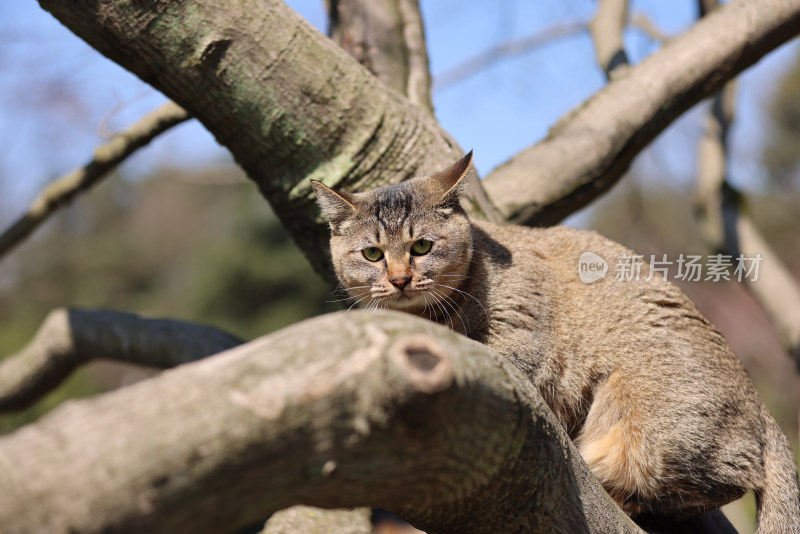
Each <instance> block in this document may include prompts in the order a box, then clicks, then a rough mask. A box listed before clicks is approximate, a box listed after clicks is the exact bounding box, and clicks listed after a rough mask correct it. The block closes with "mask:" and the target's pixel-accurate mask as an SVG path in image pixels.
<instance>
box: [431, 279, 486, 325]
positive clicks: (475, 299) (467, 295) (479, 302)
mask: <svg viewBox="0 0 800 534" xmlns="http://www.w3.org/2000/svg"><path fill="white" fill-rule="evenodd" d="M434 285H436V286H439V287H446V288H447V289H451V290H453V291H457V292H459V293H460V294H462V295H464V296H466V297H469V298H471V299H472V300H474V301H475V302H477V303H478V305H479V306H480V307H481V309H482V310H483V313H485V314H486V318H487V319H488V318H489V312H487V311H486V308H485V307H484V306H483V303H482V302H481V301H480V300H478V299H477V298H475V297H473V296H472V295H470V294H469V293H467V292H466V291H462V290H460V289H458V288H456V287H453V286H448V285H445V284H436V283H434Z"/></svg>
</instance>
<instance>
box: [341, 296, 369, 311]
mask: <svg viewBox="0 0 800 534" xmlns="http://www.w3.org/2000/svg"><path fill="white" fill-rule="evenodd" d="M369 296H370V295H369V294H367V295H364V296H363V297H361V298H360V299H358V300H357V301H355V302H354V303H352V304H351V305H350V307H349V308H347V311H350V310H352V309H353V306H355V305H356V304H358V303H359V302H361V301H362V300H364V299H366V298H367V297H369Z"/></svg>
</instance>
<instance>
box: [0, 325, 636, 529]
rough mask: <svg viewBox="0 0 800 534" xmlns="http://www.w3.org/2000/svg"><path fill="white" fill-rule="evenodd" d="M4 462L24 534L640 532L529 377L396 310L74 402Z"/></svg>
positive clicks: (14, 441)
mask: <svg viewBox="0 0 800 534" xmlns="http://www.w3.org/2000/svg"><path fill="white" fill-rule="evenodd" d="M343 332H346V333H347V335H342V333H343ZM467 423H468V424H467ZM0 462H2V463H3V469H1V470H0V494H2V495H3V499H0V525H2V526H3V532H4V533H8V534H15V533H21V532H67V531H74V532H82V533H85V534H91V533H93V532H104V533H119V532H150V533H159V532H169V533H174V532H192V533H195V534H202V533H205V532H208V533H211V532H213V533H217V532H221V531H230V530H231V529H232V528H233V527H236V526H241V525H247V524H254V523H255V522H256V521H258V520H259V519H260V518H266V517H268V516H269V515H271V514H272V513H274V512H276V511H278V510H280V509H283V508H286V507H288V506H291V505H293V504H298V503H305V504H309V505H313V506H320V507H325V508H329V507H331V508H349V507H354V506H379V507H382V508H385V509H388V510H391V511H393V512H395V513H397V514H398V515H400V516H401V517H405V518H406V519H408V520H410V521H411V522H412V523H414V524H416V525H418V526H420V527H421V528H423V529H424V530H426V531H427V532H429V533H437V532H456V531H457V532H462V533H467V534H468V533H483V532H486V533H489V532H491V533H496V532H501V531H502V532H529V533H530V532H548V533H549V532H574V533H579V532H603V533H605V532H612V531H613V532H637V531H638V530H637V529H636V527H635V526H634V525H633V524H632V523H631V522H630V521H629V520H628V519H627V518H626V517H625V516H624V514H622V512H621V511H620V510H619V509H618V508H617V507H616V506H615V505H614V504H613V503H612V502H611V500H610V498H609V497H608V495H607V494H606V493H605V492H604V491H603V490H602V488H600V487H599V486H598V484H597V482H596V481H595V479H594V478H593V477H592V476H591V474H590V473H589V472H588V471H587V468H586V466H585V465H584V464H583V462H582V461H581V460H580V458H579V457H578V454H577V452H576V451H575V448H574V446H572V444H571V442H570V441H569V439H568V438H567V437H566V435H565V434H564V432H563V430H562V429H561V427H560V426H559V425H558V423H557V422H555V420H554V418H553V416H552V414H550V412H549V410H548V409H547V408H546V406H545V405H544V403H543V401H542V399H541V397H539V395H538V393H537V392H536V391H535V390H534V388H533V387H532V386H531V385H530V384H529V382H528V381H527V379H526V378H525V377H524V376H523V375H522V373H520V372H519V371H518V370H516V369H515V368H513V367H512V366H511V365H510V364H509V363H508V362H506V361H505V360H504V359H503V358H501V357H500V356H499V355H497V354H496V353H494V352H493V351H491V350H490V349H488V348H487V347H485V346H483V345H481V344H479V343H476V342H473V341H470V340H468V339H466V338H464V337H462V336H458V335H456V334H453V333H451V332H450V331H449V330H447V329H445V328H443V327H441V326H439V325H436V324H434V323H432V322H430V321H425V320H422V319H417V318H413V317H411V316H409V315H405V314H399V313H396V312H394V313H392V312H383V313H380V312H375V313H369V312H340V313H337V314H332V315H329V316H324V317H322V318H318V319H315V320H311V321H307V322H303V323H300V324H297V325H294V326H292V327H289V328H287V329H284V330H282V331H279V332H277V333H275V334H272V335H270V336H267V337H265V338H261V339H259V340H257V341H255V342H252V343H248V344H246V345H243V346H240V347H237V348H235V349H232V350H230V351H228V352H225V353H223V354H220V355H217V356H215V357H212V358H207V359H205V360H202V361H199V362H195V363H191V364H187V365H183V366H181V367H178V368H176V369H173V370H171V371H167V372H164V373H161V374H160V375H158V376H157V377H154V378H151V379H149V380H146V381H143V382H140V383H137V384H135V385H133V386H129V387H126V388H123V389H120V390H117V391H114V392H112V393H108V394H105V395H101V396H99V397H95V398H93V399H90V400H84V401H76V402H72V403H70V404H69V405H65V406H63V407H60V408H57V409H56V410H55V411H54V412H52V413H51V414H49V415H48V416H46V417H44V418H43V419H42V420H40V421H39V422H37V423H34V424H31V425H29V426H27V427H25V428H23V429H21V430H19V431H17V432H15V433H13V434H11V435H8V436H6V437H3V438H0ZM206 511H207V513H205V512H206Z"/></svg>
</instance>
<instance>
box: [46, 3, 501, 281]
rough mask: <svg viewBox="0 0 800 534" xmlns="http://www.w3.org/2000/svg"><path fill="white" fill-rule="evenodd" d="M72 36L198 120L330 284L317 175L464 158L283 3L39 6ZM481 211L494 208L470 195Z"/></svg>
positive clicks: (394, 173) (388, 173) (388, 172)
mask: <svg viewBox="0 0 800 534" xmlns="http://www.w3.org/2000/svg"><path fill="white" fill-rule="evenodd" d="M40 4H41V5H42V6H43V7H44V8H45V9H47V10H48V11H50V12H51V13H52V14H53V15H54V16H55V17H56V18H58V19H59V20H60V21H61V22H62V23H64V24H65V25H66V26H67V27H68V28H70V29H71V30H72V31H73V32H75V33H76V34H77V35H78V36H79V37H81V38H83V39H84V40H85V41H86V42H88V43H89V44H90V45H92V46H93V47H95V48H96V49H98V50H99V51H100V52H102V53H103V54H105V55H106V56H108V57H109V58H111V59H112V60H114V61H116V62H117V63H119V64H120V65H122V66H123V67H125V68H126V69H128V70H130V71H131V72H133V73H135V74H137V75H138V76H139V77H141V78H142V79H143V80H145V81H146V82H148V83H150V84H151V85H153V86H154V87H155V88H157V89H159V90H160V91H162V92H164V93H165V94H166V95H167V96H169V97H170V98H171V99H173V100H174V101H176V102H178V103H180V104H181V105H182V106H183V107H184V108H186V109H187V110H189V111H190V112H191V113H192V114H193V115H194V116H196V117H197V118H198V119H199V120H200V121H201V122H202V123H203V124H204V125H205V126H206V127H207V128H208V129H209V130H210V131H211V132H212V133H213V134H214V135H215V136H216V138H217V140H218V141H219V142H220V143H221V144H223V145H225V146H227V147H228V148H229V149H230V150H231V152H232V153H233V155H234V157H235V159H236V161H237V162H238V163H239V164H240V165H241V166H242V167H243V168H244V170H245V171H246V172H247V174H248V176H249V177H250V178H251V179H252V180H254V181H255V182H256V183H257V184H258V185H259V187H260V189H261V191H262V193H263V194H264V196H265V197H266V198H267V199H268V200H269V201H270V203H271V204H272V207H273V208H274V210H275V212H276V214H277V215H278V217H279V218H280V219H281V222H282V223H283V224H284V226H285V227H286V228H287V229H288V230H289V231H290V232H291V233H292V235H293V236H294V237H295V239H296V240H297V242H298V244H299V245H300V248H301V250H303V251H304V252H305V253H306V254H307V256H308V257H309V259H310V260H311V262H312V264H313V265H314V266H315V267H316V268H317V269H318V270H319V271H320V272H322V273H324V274H325V275H326V276H327V277H328V279H329V280H332V275H331V274H330V270H329V269H328V268H327V266H328V265H329V261H330V259H329V256H328V253H327V249H326V246H325V244H326V243H327V241H328V228H327V225H325V224H322V222H321V221H320V220H319V219H318V213H317V209H316V206H315V204H314V199H313V195H312V192H311V187H310V185H309V184H310V182H309V180H308V179H309V178H316V179H320V180H322V181H324V182H325V183H326V184H327V185H329V186H333V187H338V188H343V189H345V190H353V189H369V188H372V187H376V186H379V185H387V184H389V183H396V182H399V181H401V180H403V179H405V178H408V177H410V176H412V175H421V174H427V173H430V172H432V171H435V170H439V169H441V168H443V167H444V166H446V165H448V164H449V163H451V162H452V161H453V160H454V159H455V158H457V157H458V156H459V155H460V154H462V150H461V149H460V148H459V147H458V146H457V145H456V143H455V142H454V141H453V140H452V138H451V137H450V136H449V135H448V134H447V133H446V132H444V131H443V130H442V129H441V127H440V126H439V125H438V124H437V123H436V121H435V119H434V118H433V117H432V116H431V114H430V113H429V112H428V111H426V110H424V109H422V108H420V107H419V106H415V105H413V104H411V103H410V102H408V100H406V99H405V98H403V97H402V96H400V95H399V94H397V93H396V92H394V91H388V90H387V89H386V87H385V86H384V85H383V84H382V83H381V82H380V81H379V80H377V79H376V78H375V77H374V76H373V75H372V74H370V73H369V72H368V71H367V70H366V69H364V68H363V67H362V66H360V65H358V64H357V62H355V61H354V60H353V58H351V57H350V56H349V55H348V54H347V53H346V52H344V51H343V50H342V49H341V48H340V47H338V46H336V45H335V44H334V43H333V42H332V41H331V40H330V39H328V38H326V37H325V36H324V35H322V34H320V33H319V32H318V31H317V30H315V29H314V28H313V27H311V25H310V24H308V22H306V21H305V20H303V19H302V18H301V17H300V16H299V15H297V13H295V12H294V11H292V10H291V9H290V8H288V7H287V6H286V5H285V4H284V3H283V2H281V1H280V0H241V1H240V2H237V3H236V5H235V7H232V8H231V9H220V7H219V2H216V1H213V0H153V1H149V2H144V3H143V2H140V1H138V0H77V1H75V0H40ZM471 200H472V202H471V205H472V209H473V212H474V213H476V214H477V215H478V216H483V217H490V218H491V212H492V210H493V208H492V206H491V205H490V204H489V203H488V202H487V201H486V199H485V196H483V195H482V191H473V193H472V197H471Z"/></svg>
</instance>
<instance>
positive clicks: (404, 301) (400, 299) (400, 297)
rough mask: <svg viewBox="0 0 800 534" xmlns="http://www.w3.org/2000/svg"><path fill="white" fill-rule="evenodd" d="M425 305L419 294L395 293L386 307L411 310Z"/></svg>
mask: <svg viewBox="0 0 800 534" xmlns="http://www.w3.org/2000/svg"><path fill="white" fill-rule="evenodd" d="M424 307H425V301H424V299H423V298H422V296H420V295H415V294H408V293H397V294H395V295H393V296H392V297H391V298H390V299H389V301H388V305H387V308H389V309H391V310H399V311H405V312H407V311H413V310H418V309H422V308H424Z"/></svg>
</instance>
